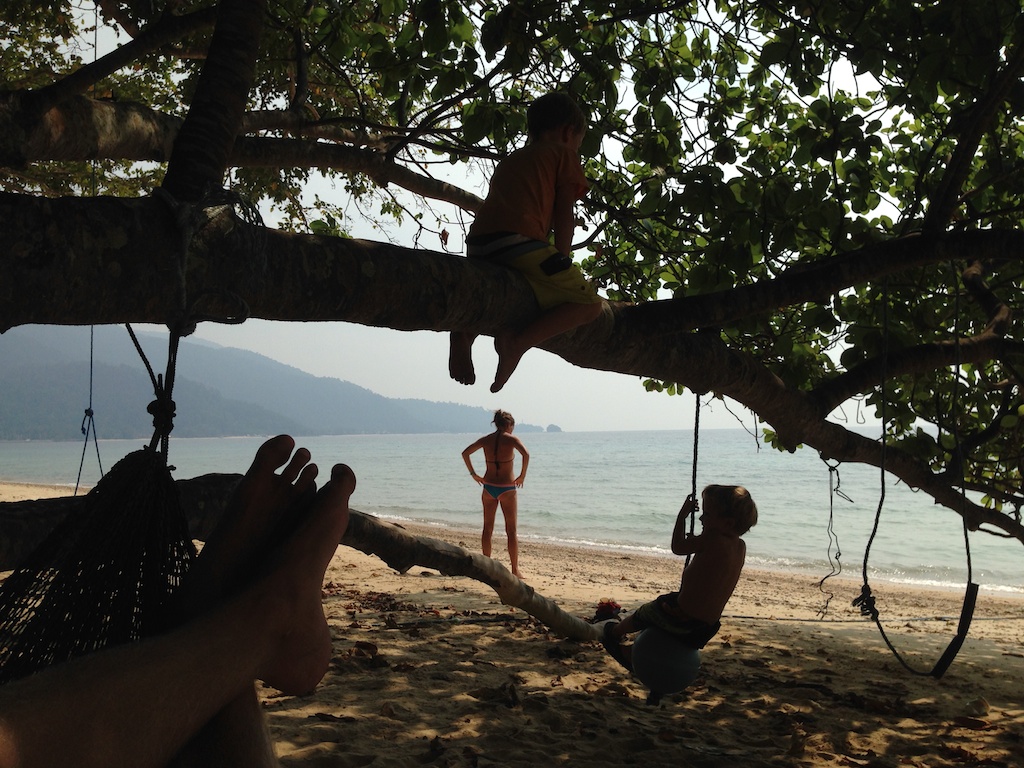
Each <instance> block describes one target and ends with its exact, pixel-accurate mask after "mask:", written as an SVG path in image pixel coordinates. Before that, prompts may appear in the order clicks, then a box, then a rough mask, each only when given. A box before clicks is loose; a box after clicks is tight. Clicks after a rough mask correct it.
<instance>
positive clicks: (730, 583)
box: [602, 485, 757, 703]
mask: <svg viewBox="0 0 1024 768" xmlns="http://www.w3.org/2000/svg"><path fill="white" fill-rule="evenodd" d="M701 496H702V500H703V508H704V511H703V513H702V514H701V516H700V521H701V523H702V525H703V530H702V531H701V533H699V534H697V535H687V533H686V522H687V520H688V518H689V516H690V515H692V514H695V513H696V512H697V509H698V506H697V500H696V499H695V498H694V497H693V496H687V497H686V501H684V502H683V506H682V508H680V510H679V515H678V516H677V517H676V524H675V527H674V528H673V530H672V552H673V554H676V555H692V559H691V560H690V562H689V563H688V564H687V565H686V566H685V567H684V568H683V575H682V579H681V581H680V585H679V591H678V592H670V593H669V594H666V595H661V596H660V597H658V598H656V599H655V600H653V601H651V602H649V603H645V604H644V605H641V606H640V607H639V608H637V609H636V610H635V611H634V612H633V613H632V614H630V615H629V616H627V617H626V618H625V619H623V620H622V621H621V622H617V621H609V622H607V623H606V624H605V625H604V629H603V634H604V637H603V641H602V642H603V644H604V647H605V649H606V650H607V651H608V653H609V654H611V656H612V658H614V659H615V660H616V661H618V662H619V663H620V664H622V666H624V667H625V668H626V669H628V670H629V671H630V672H633V673H634V674H635V675H636V676H637V677H638V678H639V679H640V681H641V682H642V683H643V684H644V685H646V686H647V687H648V688H649V689H650V691H651V695H652V698H651V699H650V701H652V703H654V702H656V701H657V699H658V698H660V696H661V695H663V694H666V693H675V692H677V691H680V690H682V689H683V688H685V687H686V686H687V685H689V684H690V683H691V682H693V680H694V679H695V678H696V677H697V672H698V671H699V669H700V653H699V649H700V648H703V647H704V646H705V645H706V644H707V642H708V641H709V640H711V638H712V637H714V636H715V634H717V632H718V630H719V628H720V627H721V618H722V612H723V611H724V610H725V605H726V603H728V602H729V598H730V597H732V593H733V591H734V590H735V589H736V584H737V583H738V582H739V578H740V573H741V571H742V570H743V564H744V562H745V560H746V555H747V545H746V543H745V542H744V541H743V539H741V538H740V537H741V536H742V535H743V534H745V533H746V532H747V531H749V530H750V529H751V528H752V527H753V526H754V525H755V524H756V523H757V505H756V504H754V500H753V499H752V498H751V497H750V493H749V492H748V491H747V489H746V488H744V487H743V486H740V485H709V486H707V487H706V488H705V489H704V491H703V493H702V494H701ZM634 632H639V633H640V634H639V635H637V638H636V641H635V642H634V643H633V645H632V646H627V645H622V639H623V637H625V636H626V635H627V634H632V633H634Z"/></svg>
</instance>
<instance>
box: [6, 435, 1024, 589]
mask: <svg viewBox="0 0 1024 768" xmlns="http://www.w3.org/2000/svg"><path fill="white" fill-rule="evenodd" d="M517 434H518V436H519V437H520V439H522V440H523V442H524V444H525V445H526V446H527V449H528V450H529V452H530V466H529V471H528V474H527V478H526V484H525V486H524V487H523V488H522V489H521V490H520V491H519V535H520V540H521V546H528V544H529V542H530V541H531V540H535V541H547V542H552V543H563V544H572V545H576V546H583V547H597V548H601V549H614V550H619V551H625V552H636V553H644V554H651V555H658V556H666V557H670V556H671V554H670V552H669V540H670V538H671V534H672V528H673V524H674V522H675V519H676V513H677V511H678V509H679V506H680V504H681V503H682V501H683V499H684V498H685V497H686V495H687V494H688V493H690V490H691V487H692V470H693V466H694V438H693V433H692V432H691V431H688V430H675V431H673V430H666V431H650V432H576V433H568V432H537V433H532V432H526V433H521V434H520V433H517ZM477 437H479V435H460V434H435V435H341V436H332V437H310V438H300V439H299V442H300V444H302V445H305V446H306V447H308V448H309V449H310V450H311V451H312V453H313V456H314V458H315V459H316V460H317V461H318V462H319V463H320V465H321V470H322V476H326V473H327V471H328V468H329V466H330V465H331V464H333V463H334V462H336V461H343V462H345V463H347V464H349V465H350V466H352V468H353V469H354V470H355V472H356V475H357V477H358V487H357V489H356V494H355V496H354V497H353V501H352V504H353V507H355V508H356V509H359V510H360V511H363V512H367V513H370V514H373V515H377V516H379V517H382V518H385V519H390V520H396V521H401V520H409V521H417V522H421V523H426V524H437V525H445V526H454V527H459V528H468V529H476V528H478V527H479V525H480V522H481V514H480V488H479V486H478V485H477V484H476V483H475V482H474V481H473V480H472V478H470V477H469V474H468V473H467V472H466V468H465V465H464V464H463V462H462V458H461V455H460V454H461V452H462V450H463V448H465V447H466V446H467V445H468V444H470V443H471V442H473V441H474V440H475V439H476V438H477ZM262 441H263V438H255V437H253V438H179V439H176V438H173V437H172V438H171V441H170V452H169V456H170V463H171V464H172V465H173V466H174V467H175V469H174V476H175V477H176V478H188V477H195V476H197V475H201V474H205V473H208V472H243V471H244V470H245V469H246V468H247V467H248V465H249V463H250V461H251V460H252V456H253V454H254V453H255V450H256V448H257V447H258V446H259V445H260V443H261V442H262ZM144 442H145V441H142V440H139V441H131V440H101V441H99V444H98V453H99V456H98V457H97V446H96V444H93V443H90V444H85V443H80V442H67V443H63V442H35V441H32V442H0V481H9V482H32V483H47V484H62V485H67V486H69V487H72V488H73V487H74V486H75V484H76V483H77V482H80V483H81V484H82V486H83V487H88V486H91V485H94V484H95V483H96V481H97V480H98V479H99V477H100V467H101V466H102V468H103V470H104V471H109V469H110V467H111V466H112V465H113V464H114V463H115V462H116V461H117V460H118V459H119V458H120V457H121V456H123V455H125V454H126V453H128V452H130V451H132V450H136V449H138V448H140V447H142V445H143V444H144ZM474 458H475V460H476V467H477V471H478V472H479V473H482V472H483V469H484V466H483V456H482V454H480V453H478V454H476V456H475V457H474ZM517 461H518V459H517ZM696 466H697V484H698V488H700V487H703V486H704V485H707V484H708V483H724V484H742V485H745V486H746V487H747V488H748V489H749V490H750V493H751V495H752V496H753V498H754V500H755V501H756V502H757V505H758V509H759V511H760V519H759V522H758V524H757V526H756V527H755V528H753V529H752V530H751V531H750V532H749V533H748V534H747V535H746V536H745V539H746V541H747V546H748V567H755V568H756V567H762V568H770V569H784V570H793V571H799V572H804V573H807V574H809V575H813V576H817V577H819V578H820V577H824V576H826V575H827V574H829V573H831V572H832V570H833V568H834V567H835V566H836V564H837V563H838V566H839V567H841V570H842V574H843V575H844V576H848V577H851V578H857V579H859V578H860V577H861V572H862V566H863V561H864V556H865V550H866V547H867V544H868V540H869V536H870V534H871V531H872V528H873V526H874V524H875V519H876V515H877V516H878V521H879V522H878V526H877V532H876V534H875V536H874V539H873V540H872V542H871V547H870V551H869V552H868V554H869V557H868V574H869V577H870V578H871V579H879V580H888V581H897V582H904V583H907V584H912V585H916V586H932V587H937V588H946V589H962V588H963V586H964V584H965V582H966V581H967V578H968V571H967V562H968V561H967V549H966V548H965V537H964V532H963V527H962V524H961V522H960V518H959V517H958V516H957V515H956V514H955V513H954V512H952V511H951V510H949V509H947V508H946V507H942V506H938V505H936V504H934V502H933V501H932V499H931V498H930V497H929V496H926V495H925V494H923V493H915V492H913V491H911V490H910V489H908V488H907V487H906V486H904V485H902V484H900V483H898V482H897V481H896V480H895V479H894V478H892V477H889V478H888V479H887V480H886V481H885V494H884V502H883V503H882V504H881V510H880V511H879V501H880V498H881V488H882V485H881V483H882V478H881V473H880V471H879V470H878V469H877V468H874V467H869V466H865V465H856V464H842V465H840V466H839V467H838V468H837V470H836V471H834V472H830V470H829V467H828V466H827V465H826V464H825V463H824V462H823V461H822V460H821V459H820V458H819V457H818V455H817V453H816V452H815V451H813V450H811V449H806V448H805V449H801V450H799V451H797V452H796V453H794V454H788V453H780V452H778V451H775V450H774V449H772V448H770V447H767V446H764V445H763V444H760V443H759V441H758V440H757V438H756V437H755V436H753V435H751V434H748V433H747V432H745V431H743V430H702V431H701V433H700V438H699V442H698V444H697V462H696ZM80 467H81V474H80V473H79V468H80ZM517 467H518V464H517ZM836 486H838V492H837V491H836V490H835V489H836ZM698 527H699V524H698ZM497 535H498V541H500V540H501V522H500V515H499V522H498V524H497ZM474 541H475V539H474ZM967 541H968V543H969V547H970V550H969V551H970V557H971V564H972V573H971V577H972V579H973V581H975V582H977V583H979V584H980V585H981V587H982V589H983V590H984V591H989V592H998V593H1004V594H1018V595H1024V567H1022V566H1024V545H1022V544H1021V543H1020V542H1019V541H1017V540H1015V539H1003V538H997V537H994V536H991V535H987V534H984V533H978V532H975V533H971V534H970V535H969V537H968V539H967ZM837 558H838V559H837Z"/></svg>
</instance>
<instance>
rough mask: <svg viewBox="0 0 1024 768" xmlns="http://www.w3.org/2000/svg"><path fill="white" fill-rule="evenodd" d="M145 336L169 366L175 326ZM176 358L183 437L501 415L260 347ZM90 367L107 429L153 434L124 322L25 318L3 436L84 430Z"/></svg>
mask: <svg viewBox="0 0 1024 768" xmlns="http://www.w3.org/2000/svg"><path fill="white" fill-rule="evenodd" d="M139 340H140V343H141V344H142V346H143V347H144V349H145V352H146V355H147V357H148V358H149V361H150V364H151V365H152V367H153V370H154V372H155V373H161V374H162V373H163V372H164V369H165V366H166V358H167V337H166V335H163V334H156V333H142V334H139ZM90 344H91V345H92V347H93V350H94V352H93V356H94V363H93V365H92V368H91V374H90V366H89V355H90V351H89V350H90ZM177 360H178V365H177V370H176V374H175V383H174V391H173V398H174V401H175V404H176V411H177V416H176V417H175V420H174V432H173V433H172V434H173V435H174V436H176V437H224V436H237V435H267V434H277V433H281V432H287V433H291V434H295V435H307V436H308V435H343V434H371V433H396V434H414V433H436V432H482V431H486V429H487V425H488V424H489V423H490V420H491V416H492V414H491V412H490V411H488V410H486V409H485V408H476V407H472V406H468V405H459V404H457V403H437V402H431V401H428V400H414V399H397V398H388V397H384V396H382V395H378V394H376V393H374V392H371V391H370V390H368V389H365V388H363V387H360V386H357V385H355V384H352V383H351V382H347V381H342V380H340V379H331V378H326V377H320V376H312V375H310V374H308V373H304V372H303V371H300V370H299V369H297V368H293V367H292V366H288V365H284V364H283V363H279V362H277V361H275V360H271V359H270V358H268V357H265V356H263V355H259V354H256V353H255V352H248V351H245V350H241V349H232V348H228V347H220V346H217V345H215V344H210V343H208V342H194V341H190V340H189V339H187V338H186V339H184V340H182V342H181V346H180V349H179V352H178V358H177ZM90 375H91V376H92V409H93V412H94V414H95V415H94V418H95V423H96V427H97V433H98V435H99V436H100V437H101V438H138V437H149V436H151V435H152V433H153V426H152V417H151V416H150V415H149V414H148V413H147V412H146V407H147V406H148V405H149V403H150V402H151V401H152V400H153V387H152V384H151V382H150V379H149V374H148V373H147V372H146V369H145V366H144V365H143V363H142V361H141V358H140V357H139V355H138V352H136V350H135V347H134V345H133V344H132V342H131V339H130V338H129V336H128V333H127V332H126V331H125V330H124V328H123V327H120V326H100V327H96V328H95V329H94V331H93V332H92V334H91V337H90V329H89V328H88V327H79V328H67V327H59V326H22V327H18V328H14V329H12V330H10V331H7V332H6V333H4V334H0V440H25V439H31V440H72V439H77V438H78V437H80V436H81V431H80V425H81V422H82V420H83V417H84V415H85V408H86V407H87V406H88V405H89V379H90ZM517 428H518V429H519V430H520V431H524V432H530V431H540V430H542V427H536V426H532V425H529V424H521V425H517Z"/></svg>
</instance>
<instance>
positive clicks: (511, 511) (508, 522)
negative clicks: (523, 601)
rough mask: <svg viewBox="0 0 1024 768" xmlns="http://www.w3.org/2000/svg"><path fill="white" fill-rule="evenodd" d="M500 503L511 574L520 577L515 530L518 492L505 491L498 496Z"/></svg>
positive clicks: (516, 532)
mask: <svg viewBox="0 0 1024 768" xmlns="http://www.w3.org/2000/svg"><path fill="white" fill-rule="evenodd" d="M498 502H499V503H500V504H501V514H502V515H503V516H504V517H505V535H506V537H507V538H508V559H509V561H510V562H511V564H512V575H513V576H515V577H517V578H520V579H521V578H522V577H523V576H522V574H521V573H519V538H518V531H517V520H516V518H517V513H518V510H519V494H518V493H516V492H515V491H505V493H503V494H501V496H499V497H498Z"/></svg>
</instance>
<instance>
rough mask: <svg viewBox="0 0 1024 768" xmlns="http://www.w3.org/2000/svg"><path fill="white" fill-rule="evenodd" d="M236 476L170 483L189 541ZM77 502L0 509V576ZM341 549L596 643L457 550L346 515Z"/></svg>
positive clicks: (522, 587) (580, 627)
mask: <svg viewBox="0 0 1024 768" xmlns="http://www.w3.org/2000/svg"><path fill="white" fill-rule="evenodd" d="M241 477H242V476H241V475H224V474H215V475H203V476H201V477H196V478H192V479H190V480H178V481H177V483H176V485H177V487H178V490H179V492H180V494H181V502H182V508H183V509H184V510H185V515H186V517H187V518H188V524H189V531H190V532H191V534H192V536H193V538H196V539H199V540H205V538H206V536H207V535H208V534H209V532H210V531H212V530H213V528H214V526H215V525H216V524H217V521H218V520H219V519H220V516H221V514H222V512H223V509H224V503H225V501H226V500H227V499H228V497H229V496H230V495H231V492H232V491H233V490H234V488H235V485H236V484H237V483H238V481H239V480H240V479H241ZM82 498H83V497H77V498H75V497H62V498H57V499H39V500H35V501H18V502H7V503H0V531H2V532H3V533H2V534H0V571H3V570H10V569H12V568H16V567H17V565H18V564H19V563H20V562H21V561H23V560H24V559H25V557H26V556H27V555H28V554H29V553H30V552H31V551H32V549H34V548H35V546H36V545H37V544H38V543H39V542H40V541H42V539H43V538H44V537H45V536H46V534H47V533H49V531H50V530H52V529H53V528H54V527H55V526H56V525H57V523H59V522H60V521H61V520H62V519H63V518H64V517H65V516H66V515H68V514H71V513H73V511H74V509H75V507H76V506H77V505H78V504H79V503H80V502H81V500H82ZM340 543H341V544H343V545H345V546H348V547H352V548H353V549H358V550H359V551H360V552H363V553H365V554H368V555H373V556H375V557H378V558H380V559H381V560H383V561H384V562H385V563H386V564H387V565H388V566H389V567H391V568H393V569H394V570H396V571H398V572H399V573H405V572H406V571H408V570H409V569H410V568H412V567H413V566H422V567H425V568H433V569H434V570H437V571H440V572H441V573H442V574H444V575H445V576H465V577H467V578H470V579H474V580H475V581H479V582H481V583H483V584H486V585H487V586H489V587H491V589H493V590H494V591H495V592H496V593H497V595H498V598H499V599H500V600H501V602H502V603H504V604H505V605H509V606H512V607H515V608H519V609H520V610H523V611H525V612H526V613H528V614H530V615H531V616H533V617H534V618H536V619H538V620H540V621H541V622H543V623H544V624H546V625H547V626H548V627H550V628H551V629H552V630H554V631H555V632H556V633H558V634H560V635H563V636H565V637H567V638H569V639H572V640H598V639H599V631H598V628H597V627H596V626H594V625H592V624H588V623H587V622H585V621H583V620H582V619H580V618H578V617H576V616H572V615H570V614H568V613H566V612H565V611H563V610H562V609H561V608H559V607H558V605H557V604H556V603H555V602H554V601H553V600H550V599H548V598H546V597H544V596H543V595H541V594H538V593H537V591H536V590H534V589H533V587H531V586H530V585H529V584H526V583H525V582H523V581H522V580H521V579H518V578H516V577H515V576H513V575H512V573H511V572H510V571H509V570H508V569H507V568H505V566H503V565H502V564H501V563H499V562H497V561H495V560H492V559H491V558H489V557H485V556H484V555H481V554H477V553H473V552H468V551H467V550H465V549H463V548H462V547H459V546H456V545H454V544H449V543H448V542H445V541H441V540H439V539H432V538H428V537H426V536H414V535H412V534H411V533H408V532H407V531H406V530H405V529H403V528H402V527H401V526H398V525H394V524H392V523H388V522H385V521H383V520H380V519H379V518H376V517H373V516H372V515H367V514H364V513H362V512H358V511H355V510H353V511H352V512H351V514H350V516H349V525H348V530H346V531H345V535H344V536H343V537H342V539H341V542H340Z"/></svg>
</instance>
